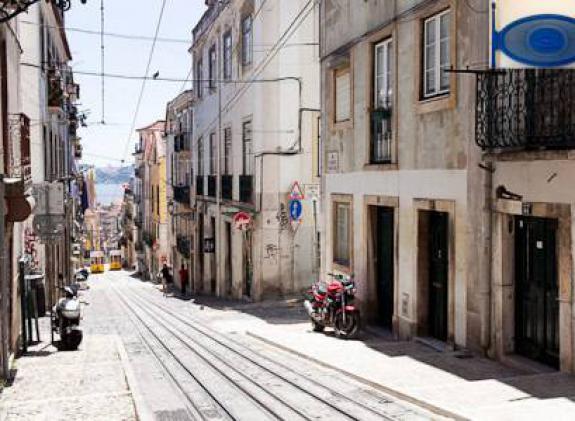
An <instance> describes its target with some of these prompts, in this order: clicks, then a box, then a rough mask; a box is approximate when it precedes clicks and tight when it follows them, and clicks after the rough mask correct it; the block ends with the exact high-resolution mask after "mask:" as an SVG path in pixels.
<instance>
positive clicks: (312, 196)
mask: <svg viewBox="0 0 575 421" xmlns="http://www.w3.org/2000/svg"><path fill="white" fill-rule="evenodd" d="M304 188H305V196H306V197H307V198H308V200H315V201H318V200H319V197H320V187H319V184H306V185H304Z"/></svg>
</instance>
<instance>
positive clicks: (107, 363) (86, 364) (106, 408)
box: [0, 318, 137, 421]
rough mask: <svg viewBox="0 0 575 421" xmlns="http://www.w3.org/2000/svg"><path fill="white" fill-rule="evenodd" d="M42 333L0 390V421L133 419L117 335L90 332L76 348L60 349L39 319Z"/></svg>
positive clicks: (18, 361)
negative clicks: (56, 346) (10, 379)
mask: <svg viewBox="0 0 575 421" xmlns="http://www.w3.org/2000/svg"><path fill="white" fill-rule="evenodd" d="M40 337H41V339H42V340H43V342H41V343H39V344H37V345H34V346H33V347H30V348H29V352H28V354H27V355H26V356H24V357H22V358H19V359H17V360H16V361H15V368H16V370H17V371H16V377H15V379H14V382H13V384H12V385H11V386H9V387H6V388H5V389H4V390H3V392H2V393H1V394H0V421H9V420H50V421H52V420H66V421H68V420H84V421H86V420H90V421H92V420H101V421H104V420H126V421H129V420H136V419H137V418H136V414H135V410H134V401H133V397H132V393H131V392H130V390H129V387H128V384H127V381H126V375H127V373H126V370H125V369H124V367H125V364H124V363H123V361H122V353H123V350H122V345H121V341H119V340H118V338H117V336H116V335H113V334H109V333H106V334H100V333H97V332H91V333H90V334H87V335H85V337H84V341H83V342H82V344H81V345H80V349H79V350H78V351H74V352H58V351H57V350H56V348H54V347H53V346H51V345H50V328H49V319H48V318H43V319H42V320H41V332H40ZM124 355H125V354H124Z"/></svg>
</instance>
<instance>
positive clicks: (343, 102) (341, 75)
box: [335, 70, 351, 122]
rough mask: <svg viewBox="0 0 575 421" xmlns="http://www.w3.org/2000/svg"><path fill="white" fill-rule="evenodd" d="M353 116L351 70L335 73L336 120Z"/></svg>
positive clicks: (343, 119)
mask: <svg viewBox="0 0 575 421" xmlns="http://www.w3.org/2000/svg"><path fill="white" fill-rule="evenodd" d="M350 118H351V78H350V72H349V70H345V71H339V72H336V75H335V121H336V122H339V121H345V120H349V119H350Z"/></svg>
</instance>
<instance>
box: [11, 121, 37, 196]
mask: <svg viewBox="0 0 575 421" xmlns="http://www.w3.org/2000/svg"><path fill="white" fill-rule="evenodd" d="M9 130H10V144H9V145H8V162H9V168H8V176H9V177H10V178H15V179H19V180H22V182H23V188H24V189H27V188H28V187H30V186H31V184H32V165H31V164H32V161H31V159H30V119H29V118H28V116H26V114H15V115H11V116H10V117H9Z"/></svg>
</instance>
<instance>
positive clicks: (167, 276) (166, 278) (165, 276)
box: [160, 263, 172, 297]
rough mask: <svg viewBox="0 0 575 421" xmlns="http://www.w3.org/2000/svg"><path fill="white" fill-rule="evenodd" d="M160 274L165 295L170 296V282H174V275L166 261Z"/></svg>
mask: <svg viewBox="0 0 575 421" xmlns="http://www.w3.org/2000/svg"><path fill="white" fill-rule="evenodd" d="M160 275H161V277H162V289H163V292H164V297H167V296H168V284H170V283H171V282H172V279H171V278H172V275H171V273H170V268H169V267H168V265H167V264H166V263H164V267H163V268H162V270H161V271H160Z"/></svg>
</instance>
